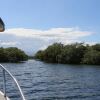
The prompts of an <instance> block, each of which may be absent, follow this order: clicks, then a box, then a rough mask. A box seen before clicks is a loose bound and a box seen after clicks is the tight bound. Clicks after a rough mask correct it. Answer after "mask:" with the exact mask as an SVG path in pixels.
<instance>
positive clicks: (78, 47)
mask: <svg viewBox="0 0 100 100" xmlns="http://www.w3.org/2000/svg"><path fill="white" fill-rule="evenodd" d="M34 58H35V59H39V60H41V61H44V62H48V63H62V64H89V65H100V44H99V43H98V44H95V45H91V46H90V45H88V44H84V43H74V44H68V45H64V44H61V43H54V44H52V45H50V46H48V47H47V48H46V49H45V50H40V51H38V52H37V53H36V54H35V56H34Z"/></svg>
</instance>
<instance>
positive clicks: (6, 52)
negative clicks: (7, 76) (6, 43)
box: [0, 47, 28, 62]
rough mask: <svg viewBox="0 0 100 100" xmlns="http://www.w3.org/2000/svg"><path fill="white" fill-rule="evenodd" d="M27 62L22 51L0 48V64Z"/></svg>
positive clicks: (26, 57) (12, 48)
mask: <svg viewBox="0 0 100 100" xmlns="http://www.w3.org/2000/svg"><path fill="white" fill-rule="evenodd" d="M26 60H28V56H27V55H26V54H25V52H24V51H22V50H20V49H18V48H16V47H9V48H3V47H1V48H0V62H21V61H26Z"/></svg>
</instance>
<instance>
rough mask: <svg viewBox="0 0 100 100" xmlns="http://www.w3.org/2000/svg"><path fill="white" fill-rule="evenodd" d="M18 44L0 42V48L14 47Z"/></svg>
mask: <svg viewBox="0 0 100 100" xmlns="http://www.w3.org/2000/svg"><path fill="white" fill-rule="evenodd" d="M17 44H19V43H18V42H0V45H1V46H15V45H17Z"/></svg>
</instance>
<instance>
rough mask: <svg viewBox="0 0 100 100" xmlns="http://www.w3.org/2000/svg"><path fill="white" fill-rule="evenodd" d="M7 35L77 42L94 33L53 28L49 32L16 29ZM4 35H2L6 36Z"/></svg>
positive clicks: (7, 32) (9, 31)
mask: <svg viewBox="0 0 100 100" xmlns="http://www.w3.org/2000/svg"><path fill="white" fill-rule="evenodd" d="M4 33H5V34H12V35H15V36H19V37H28V38H41V39H44V40H49V39H50V40H60V41H63V40H64V41H65V40H77V39H79V38H81V37H85V36H89V35H91V34H92V32H88V31H82V30H80V29H79V28H52V29H48V30H36V29H24V28H14V29H8V30H6V31H5V32H4ZM4 33H2V34H4Z"/></svg>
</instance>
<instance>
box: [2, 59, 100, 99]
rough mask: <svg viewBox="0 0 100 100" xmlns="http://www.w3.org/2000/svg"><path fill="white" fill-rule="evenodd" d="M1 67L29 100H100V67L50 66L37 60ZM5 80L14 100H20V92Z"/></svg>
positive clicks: (7, 64)
mask: <svg viewBox="0 0 100 100" xmlns="http://www.w3.org/2000/svg"><path fill="white" fill-rule="evenodd" d="M2 64H3V65H4V66H6V68H7V69H9V70H10V71H11V72H12V73H13V75H14V76H15V77H16V78H17V80H18V81H19V84H20V85H21V88H22V90H23V92H24V94H25V97H26V99H27V100H100V66H87V65H64V64H47V63H43V62H40V61H34V60H29V61H27V62H26V63H19V64H18V63H16V64H14V63H2ZM6 76H7V92H8V95H9V96H10V97H11V98H12V99H11V100H21V99H20V97H19V93H18V90H17V88H14V87H15V86H14V85H12V84H13V83H12V82H11V79H10V78H9V77H8V75H6ZM0 88H1V89H2V73H1V70H0Z"/></svg>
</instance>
